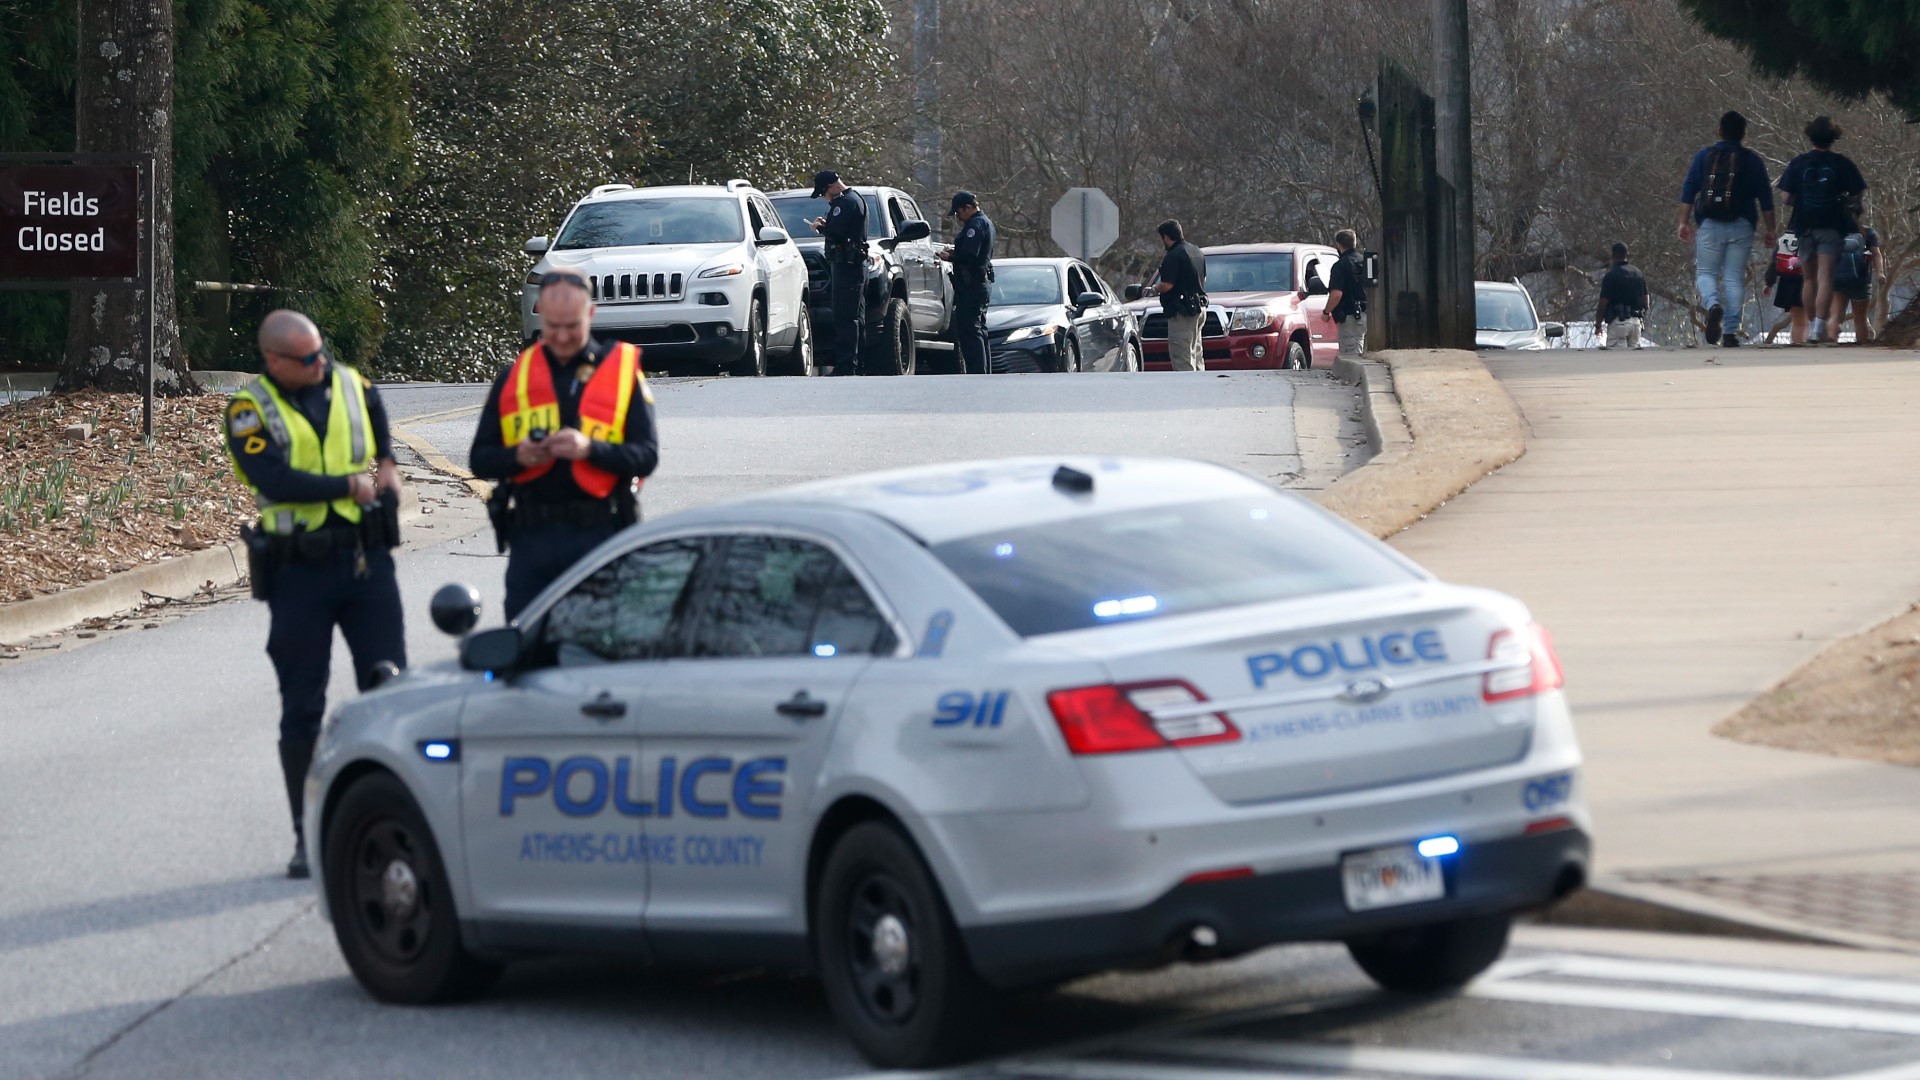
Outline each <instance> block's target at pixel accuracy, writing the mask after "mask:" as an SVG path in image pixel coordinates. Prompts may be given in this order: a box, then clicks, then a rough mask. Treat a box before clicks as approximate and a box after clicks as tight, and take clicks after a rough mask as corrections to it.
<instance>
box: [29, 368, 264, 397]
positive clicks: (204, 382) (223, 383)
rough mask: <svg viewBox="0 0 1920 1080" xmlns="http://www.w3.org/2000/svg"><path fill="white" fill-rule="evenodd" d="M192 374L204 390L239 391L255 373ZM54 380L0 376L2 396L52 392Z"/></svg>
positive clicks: (35, 374) (41, 374)
mask: <svg viewBox="0 0 1920 1080" xmlns="http://www.w3.org/2000/svg"><path fill="white" fill-rule="evenodd" d="M192 374H193V377H194V378H195V379H196V380H198V381H199V383H200V388H201V389H203V390H238V389H240V388H241V387H243V386H245V385H247V383H248V382H249V381H250V380H252V379H253V378H254V373H253V372H251V371H195V372H193V373H192ZM53 380H54V374H53V372H51V371H26V372H21V373H19V374H15V375H0V395H4V394H5V393H6V392H7V391H8V390H9V389H12V390H37V391H48V390H52V389H53Z"/></svg>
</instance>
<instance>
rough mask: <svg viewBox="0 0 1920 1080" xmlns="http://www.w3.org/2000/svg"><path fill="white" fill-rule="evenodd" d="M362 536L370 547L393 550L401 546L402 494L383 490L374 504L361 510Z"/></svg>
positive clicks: (362, 539) (363, 540)
mask: <svg viewBox="0 0 1920 1080" xmlns="http://www.w3.org/2000/svg"><path fill="white" fill-rule="evenodd" d="M360 538H361V541H362V542H363V543H365V544H366V545H367V546H368V547H370V548H379V549H381V550H383V551H391V550H393V549H394V548H397V547H399V546H400V496H399V495H397V494H395V493H394V492H391V491H382V492H381V493H380V497H379V499H378V500H376V501H375V502H374V504H373V505H372V506H368V507H364V508H362V509H361V512H360Z"/></svg>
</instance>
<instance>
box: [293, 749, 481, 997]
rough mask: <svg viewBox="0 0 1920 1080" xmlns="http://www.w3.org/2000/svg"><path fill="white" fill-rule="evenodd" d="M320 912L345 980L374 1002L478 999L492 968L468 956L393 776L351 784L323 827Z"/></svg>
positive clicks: (435, 867)
mask: <svg viewBox="0 0 1920 1080" xmlns="http://www.w3.org/2000/svg"><path fill="white" fill-rule="evenodd" d="M323 858H324V859H325V860H326V861H325V863H324V866H325V870H326V888H327V906H328V908H329V909H330V910H331V912H332V914H333V934H334V937H335V939H337V940H338V941H339V943H340V953H341V955H343V956H344V957H346V961H347V967H349V968H351V969H352V970H353V977H354V978H355V979H358V980H359V982H360V985H361V986H363V987H365V988H366V990H367V993H369V994H372V995H373V996H374V997H376V998H379V999H380V1000H381V1001H394V1002H401V1003H403V1004H423V1003H426V1002H434V1001H450V1000H455V999H458V998H462V997H467V996H470V995H473V994H477V993H480V992H481V991H483V990H485V989H486V988H487V987H488V986H489V985H490V984H491V983H492V982H493V980H494V978H495V977H496V976H498V975H499V973H500V968H499V965H497V964H492V963H488V962H486V961H483V960H480V959H478V958H476V957H475V956H473V955H472V954H471V953H469V952H467V950H466V947H465V945H464V944H463V943H462V941H461V940H460V922H459V917H458V915H457V913H456V912H455V910H454V906H453V890H452V889H451V887H449V885H448V883H447V871H446V865H445V864H444V863H443V862H442V861H441V859H440V849H439V847H438V846H436V845H435V843H434V840H433V833H432V831H431V830H429V829H428V827H427V822H426V819H425V818H424V817H423V816H421V813H420V808H419V807H418V806H416V805H414V801H413V796H412V795H410V794H408V793H407V789H406V786H405V785H404V784H402V783H401V782H400V781H399V780H397V779H395V778H394V777H393V776H392V775H390V774H387V773H375V774H373V775H371V776H368V777H366V778H364V779H361V780H358V781H356V782H355V783H354V785H353V786H352V787H351V788H349V789H348V790H347V793H346V794H345V795H344V796H342V797H341V799H340V805H339V806H338V807H336V808H335V810H334V813H333V817H332V823H331V824H330V825H329V826H328V828H327V835H326V846H325V851H324V854H323Z"/></svg>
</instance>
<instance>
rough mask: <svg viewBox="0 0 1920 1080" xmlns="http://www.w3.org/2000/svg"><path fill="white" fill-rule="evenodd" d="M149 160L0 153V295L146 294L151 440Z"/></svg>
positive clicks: (144, 360) (153, 274)
mask: <svg viewBox="0 0 1920 1080" xmlns="http://www.w3.org/2000/svg"><path fill="white" fill-rule="evenodd" d="M154 175H155V168H154V158H153V155H151V154H0V290H19V289H43V290H60V289H73V288H78V287H83V286H89V285H93V286H118V287H121V288H141V287H143V286H144V287H145V289H146V295H147V305H146V307H147V313H146V319H145V322H146V326H145V332H146V348H145V349H144V350H142V352H141V365H140V367H141V376H142V381H143V383H144V384H145V389H144V391H143V393H142V400H141V421H140V423H141V430H142V432H144V433H145V434H146V435H149V436H151V435H152V434H153V345H154V339H155V338H156V337H157V333H156V328H157V325H158V323H157V318H158V315H159V312H158V309H157V308H156V306H155V301H154V292H155V289H154V285H155V283H156V282H158V281H159V250H158V249H159V244H158V237H157V236H156V235H155V229H154V206H155V202H154V197H155V194H156V192H155V190H154Z"/></svg>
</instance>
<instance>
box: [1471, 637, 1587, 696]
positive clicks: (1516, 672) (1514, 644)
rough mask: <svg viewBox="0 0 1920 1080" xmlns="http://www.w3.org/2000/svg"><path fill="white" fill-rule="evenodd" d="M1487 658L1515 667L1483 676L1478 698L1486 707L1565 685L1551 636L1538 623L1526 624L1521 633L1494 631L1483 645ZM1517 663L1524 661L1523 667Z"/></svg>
mask: <svg viewBox="0 0 1920 1080" xmlns="http://www.w3.org/2000/svg"><path fill="white" fill-rule="evenodd" d="M1487 659H1489V660H1511V661H1513V662H1514V664H1515V666H1514V667H1511V668H1508V669H1506V670H1504V671H1490V672H1488V673H1487V676H1486V679H1485V681H1484V683H1483V685H1482V686H1481V689H1480V697H1481V699H1482V700H1484V701H1486V702H1488V703H1489V704H1491V703H1493V702H1499V701H1512V700H1513V699H1514V698H1523V697H1532V696H1533V695H1535V694H1544V693H1546V692H1547V691H1549V690H1558V689H1560V687H1561V686H1562V685H1563V684H1565V682H1566V677H1565V676H1564V675H1563V674H1562V673H1561V671H1560V657H1559V655H1558V654H1557V653H1555V652H1554V651H1553V637H1552V636H1551V635H1549V634H1548V633H1547V628H1546V627H1544V626H1541V625H1540V624H1539V623H1528V624H1527V625H1526V627H1525V628H1524V629H1521V630H1500V631H1497V632H1496V633H1495V634H1494V635H1493V638H1492V639H1491V640H1490V641H1488V642H1487ZM1521 660H1525V661H1526V665H1525V666H1524V667H1522V666H1519V662H1520V661H1521Z"/></svg>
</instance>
